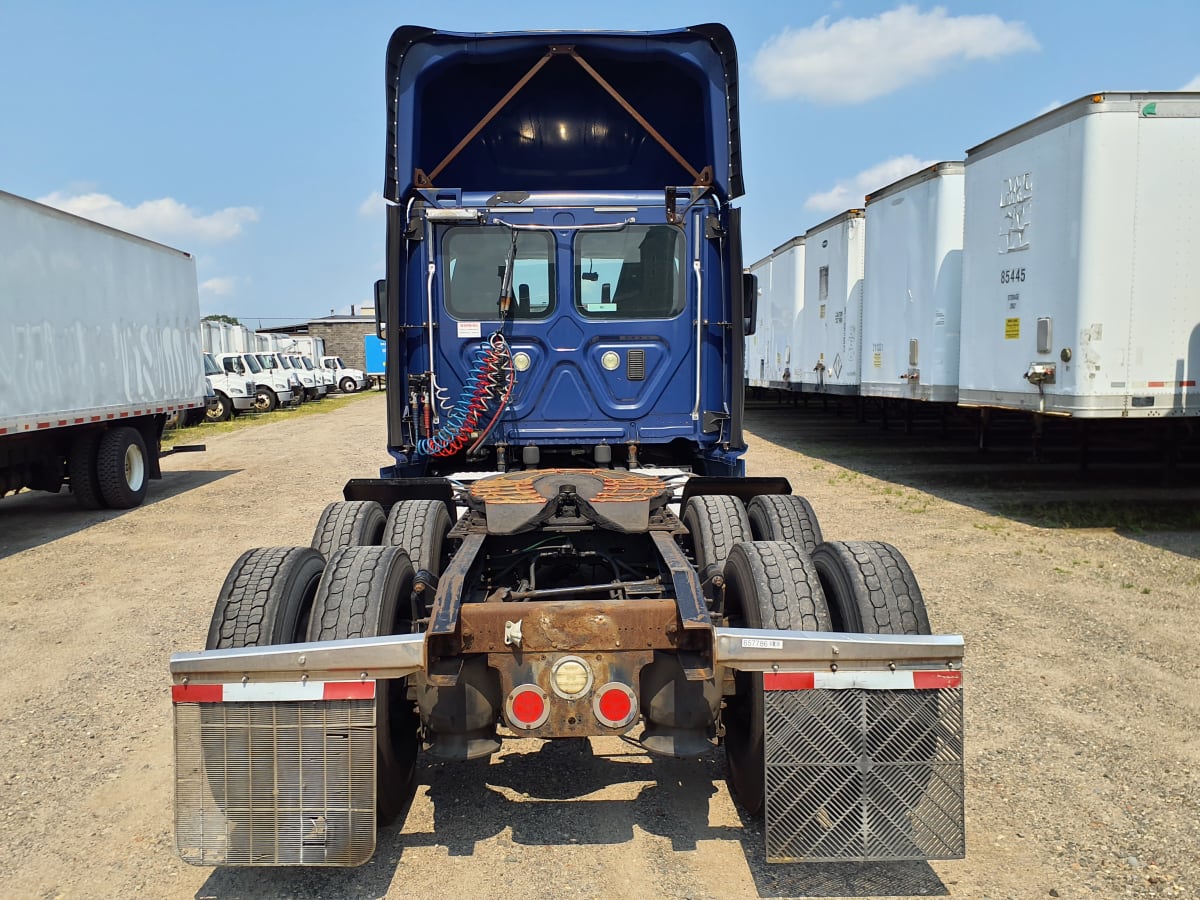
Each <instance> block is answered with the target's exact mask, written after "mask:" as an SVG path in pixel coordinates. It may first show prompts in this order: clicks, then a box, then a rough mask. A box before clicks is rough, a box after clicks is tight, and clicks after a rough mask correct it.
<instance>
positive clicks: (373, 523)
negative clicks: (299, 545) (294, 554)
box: [312, 500, 387, 559]
mask: <svg viewBox="0 0 1200 900" xmlns="http://www.w3.org/2000/svg"><path fill="white" fill-rule="evenodd" d="M386 524H387V516H385V515H384V514H383V507H382V506H380V505H379V504H378V503H376V502H375V501H374V500H335V501H334V502H333V503H330V504H329V505H328V506H326V507H325V511H324V512H322V513H321V518H320V519H318V520H317V528H316V531H314V532H313V539H312V546H313V547H315V548H316V549H317V550H319V551H320V552H321V554H322V555H323V556H324V557H325V558H326V559H328V558H329V557H330V556H332V555H333V553H334V551H336V550H341V549H342V548H343V547H361V546H371V545H374V544H378V543H379V542H380V541H381V540H382V539H383V527H384V525H386Z"/></svg>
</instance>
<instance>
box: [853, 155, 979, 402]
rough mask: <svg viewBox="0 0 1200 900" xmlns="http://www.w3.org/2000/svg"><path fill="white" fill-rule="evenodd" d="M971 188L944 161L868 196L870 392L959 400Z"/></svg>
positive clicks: (866, 386) (865, 326)
mask: <svg viewBox="0 0 1200 900" xmlns="http://www.w3.org/2000/svg"><path fill="white" fill-rule="evenodd" d="M963 191H964V186H963V164H962V163H961V162H940V163H937V164H936V165H932V166H928V167H926V168H924V169H922V170H921V171H919V172H914V173H913V174H912V175H909V176H907V177H906V178H901V179H900V180H899V181H896V182H894V183H892V184H889V185H887V186H886V187H883V188H880V189H879V190H877V191H873V192H871V193H870V194H869V195H868V196H867V221H868V222H869V223H870V225H871V227H870V229H869V230H868V232H867V237H866V262H865V283H864V287H863V291H862V298H863V301H862V305H863V308H862V340H861V341H860V342H859V345H860V347H861V353H862V356H861V371H862V395H863V396H864V397H886V398H894V399H907V400H925V401H932V402H940V403H953V402H955V401H956V400H957V399H958V354H959V337H960V320H961V308H962V248H963Z"/></svg>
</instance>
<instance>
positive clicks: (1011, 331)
mask: <svg viewBox="0 0 1200 900" xmlns="http://www.w3.org/2000/svg"><path fill="white" fill-rule="evenodd" d="M1020 337H1021V320H1020V319H1005V320H1004V339H1005V340H1006V341H1015V340H1017V339H1018V338H1020Z"/></svg>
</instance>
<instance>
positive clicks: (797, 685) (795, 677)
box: [763, 672, 813, 691]
mask: <svg viewBox="0 0 1200 900" xmlns="http://www.w3.org/2000/svg"><path fill="white" fill-rule="evenodd" d="M812 689H813V673H812V672H783V673H780V674H775V673H768V674H765V675H763V690H767V691H811V690H812Z"/></svg>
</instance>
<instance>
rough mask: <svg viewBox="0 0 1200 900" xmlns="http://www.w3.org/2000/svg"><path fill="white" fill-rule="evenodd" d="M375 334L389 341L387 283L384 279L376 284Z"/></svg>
mask: <svg viewBox="0 0 1200 900" xmlns="http://www.w3.org/2000/svg"><path fill="white" fill-rule="evenodd" d="M375 333H376V334H377V335H379V338H380V339H381V340H387V281H386V280H385V279H383V278H380V279H379V280H378V281H377V282H375Z"/></svg>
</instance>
